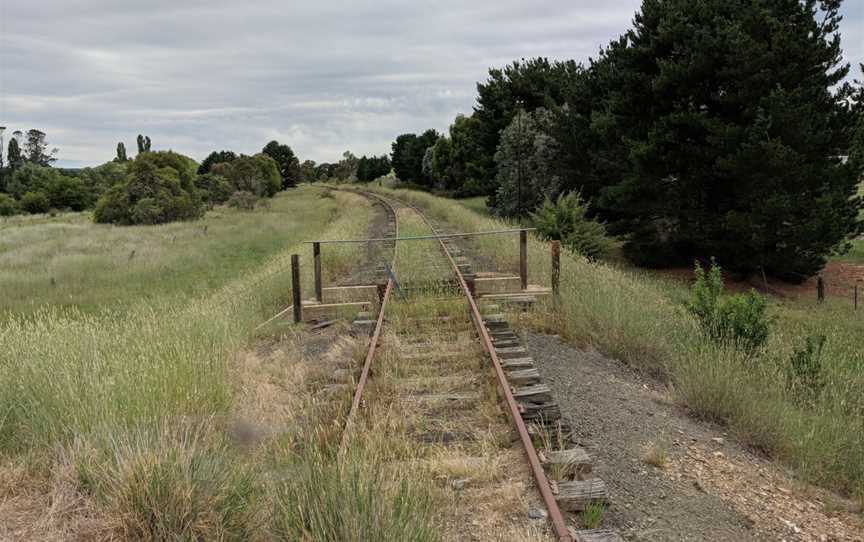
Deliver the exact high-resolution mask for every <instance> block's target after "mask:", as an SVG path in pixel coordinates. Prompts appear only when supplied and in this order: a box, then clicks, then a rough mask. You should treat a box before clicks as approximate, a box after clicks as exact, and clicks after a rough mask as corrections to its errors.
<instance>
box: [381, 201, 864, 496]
mask: <svg viewBox="0 0 864 542" xmlns="http://www.w3.org/2000/svg"><path fill="white" fill-rule="evenodd" d="M390 193H391V194H396V195H397V196H398V197H399V198H402V199H404V200H407V201H411V202H413V203H414V204H417V205H419V206H421V207H423V208H425V209H426V210H427V211H428V212H430V213H431V214H432V215H434V216H437V217H439V218H442V219H444V220H446V221H448V222H449V223H450V224H453V225H454V227H456V228H458V229H463V230H466V231H471V230H475V231H476V230H491V229H495V228H500V227H501V226H502V224H501V223H500V222H498V221H495V220H492V219H490V218H488V217H482V216H479V215H478V214H476V213H474V212H472V211H471V210H469V209H467V208H466V207H464V206H462V205H458V204H454V203H453V202H452V201H450V200H445V199H442V198H437V197H434V196H431V195H429V194H425V193H421V192H414V191H397V192H390ZM477 248H478V249H479V250H480V251H481V252H483V253H484V254H485V255H486V256H487V257H489V258H493V259H494V260H495V261H496V263H497V264H499V265H500V266H502V267H503V268H506V269H513V266H514V262H515V261H516V260H517V258H518V253H517V252H515V251H512V253H509V252H507V251H501V250H500V247H498V246H496V241H495V240H494V239H493V238H491V237H486V238H484V237H480V238H478V239H477ZM561 267H562V272H561V300H562V303H561V305H560V308H559V309H558V314H551V312H552V311H549V312H550V317H549V321H548V322H546V323H545V324H544V325H545V326H546V327H549V326H551V327H552V328H553V329H556V330H557V331H558V332H559V333H560V334H561V335H562V336H563V337H564V338H566V339H569V340H570V341H572V342H575V343H576V344H578V345H580V346H582V347H588V348H594V349H596V350H598V351H600V352H602V353H604V354H606V355H608V356H610V357H614V358H617V359H619V360H621V361H623V362H625V363H627V364H629V365H632V366H634V367H637V368H640V369H642V370H644V371H646V372H648V373H651V374H654V375H656V376H658V377H660V378H663V379H665V380H667V381H668V382H669V384H670V385H671V386H672V387H674V389H675V391H676V394H677V396H678V398H679V399H680V401H681V402H682V403H683V404H684V405H686V406H687V407H688V408H689V409H690V410H691V411H692V412H693V414H694V415H695V416H698V417H701V418H705V419H710V420H714V421H718V422H720V423H724V424H727V425H728V426H729V428H730V430H731V431H732V432H733V433H735V434H736V435H737V436H738V437H739V438H740V439H741V440H742V442H744V443H745V444H748V445H750V446H753V447H754V448H757V449H759V450H762V451H764V452H766V453H769V454H771V455H773V456H774V457H777V458H779V459H782V460H784V461H786V462H787V463H788V464H790V465H792V466H793V467H794V468H795V469H796V470H797V472H798V473H799V475H800V476H801V477H802V478H804V479H806V480H810V481H815V482H817V483H820V484H823V485H825V486H827V487H830V488H832V489H836V490H840V491H842V492H844V493H847V494H852V495H857V496H862V495H864V425H862V424H864V394H862V393H861V390H862V389H864V352H862V350H861V349H860V346H859V345H860V337H861V336H862V333H864V324H862V319H861V317H860V315H857V314H855V313H854V312H853V311H852V310H851V309H847V308H844V307H841V306H840V305H839V304H833V303H830V302H829V303H826V304H824V305H822V306H819V307H815V306H813V305H812V304H798V303H793V302H784V303H781V302H777V301H773V302H772V303H771V305H770V308H769V313H770V314H772V315H773V317H774V320H773V325H772V331H771V335H770V337H769V339H768V342H767V343H766V345H765V346H763V347H762V348H761V349H759V350H758V352H755V353H750V354H748V353H746V352H742V351H740V350H739V349H736V348H735V347H734V346H730V345H728V344H716V343H714V342H712V341H711V340H710V339H709V338H708V337H706V336H705V335H704V334H703V332H702V331H701V330H700V329H699V326H698V324H697V322H696V321H695V320H694V318H693V317H692V315H690V314H688V312H687V310H686V307H685V304H684V302H683V301H684V300H685V299H686V295H687V292H686V290H684V289H682V288H683V286H680V285H676V284H674V283H671V282H668V281H665V282H664V281H659V280H655V279H651V278H649V277H646V276H645V274H643V273H638V272H634V271H628V270H623V269H619V268H615V267H612V266H610V265H607V264H603V263H590V262H588V261H586V260H584V259H583V258H581V257H579V256H576V255H573V254H569V253H567V254H564V255H562V261H561ZM550 271H551V263H550V258H549V248H548V245H547V244H546V243H542V242H539V241H537V240H536V239H532V240H531V241H530V243H529V275H530V277H531V282H535V283H542V284H549V282H550V280H549V277H550ZM819 334H821V335H825V336H826V342H825V347H824V350H823V352H822V359H821V369H820V371H821V378H822V379H823V381H824V382H825V385H824V390H823V392H822V393H821V394H820V395H819V396H818V398H817V399H815V400H810V401H803V400H802V394H801V393H800V390H799V389H797V388H796V387H795V386H794V385H791V384H790V380H789V376H788V375H789V367H790V363H791V362H790V360H791V357H792V355H793V353H794V352H795V351H796V349H800V348H801V347H802V344H804V343H805V341H806V338H807V337H809V336H813V335H819Z"/></svg>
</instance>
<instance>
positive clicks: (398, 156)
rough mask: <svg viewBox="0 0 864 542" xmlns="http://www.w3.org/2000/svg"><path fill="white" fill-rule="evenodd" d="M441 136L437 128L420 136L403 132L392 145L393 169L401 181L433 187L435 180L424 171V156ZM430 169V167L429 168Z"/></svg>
mask: <svg viewBox="0 0 864 542" xmlns="http://www.w3.org/2000/svg"><path fill="white" fill-rule="evenodd" d="M440 137H441V136H440V135H439V134H438V132H437V131H435V130H431V129H430V130H426V131H425V132H423V133H422V134H420V135H419V136H418V135H416V134H402V135H400V136H399V137H397V138H396V141H394V142H393V145H392V151H393V152H392V155H391V161H392V164H393V171H394V172H395V173H396V176H397V177H398V178H399V180H400V181H402V182H405V183H414V184H417V185H421V186H426V187H430V188H431V187H432V184H433V180H432V178H431V177H429V176H428V175H426V174H424V172H423V157H424V156H426V150H427V149H429V148H430V147H432V146H433V145H435V143H437V142H438V138H440ZM427 169H428V168H427Z"/></svg>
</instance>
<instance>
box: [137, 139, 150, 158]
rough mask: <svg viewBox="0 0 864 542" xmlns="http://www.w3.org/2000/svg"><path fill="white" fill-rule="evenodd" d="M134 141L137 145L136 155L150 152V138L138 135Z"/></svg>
mask: <svg viewBox="0 0 864 542" xmlns="http://www.w3.org/2000/svg"><path fill="white" fill-rule="evenodd" d="M136 141H137V143H138V154H141V153H142V152H150V136H143V135H141V134H138V138H137V140H136Z"/></svg>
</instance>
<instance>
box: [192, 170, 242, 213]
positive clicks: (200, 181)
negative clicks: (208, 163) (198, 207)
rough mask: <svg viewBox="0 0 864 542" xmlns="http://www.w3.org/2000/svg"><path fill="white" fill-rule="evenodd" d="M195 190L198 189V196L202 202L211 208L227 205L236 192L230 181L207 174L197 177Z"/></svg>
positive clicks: (219, 176)
mask: <svg viewBox="0 0 864 542" xmlns="http://www.w3.org/2000/svg"><path fill="white" fill-rule="evenodd" d="M195 188H196V189H198V196H199V197H200V199H201V201H203V202H204V203H206V204H208V205H211V206H213V205H218V204H220V203H225V202H226V201H228V198H230V197H231V194H232V193H233V192H234V188H233V187H232V186H231V183H230V182H228V179H226V178H225V177H222V176H221V175H216V174H214V173H205V174H203V175H198V176H197V177H195Z"/></svg>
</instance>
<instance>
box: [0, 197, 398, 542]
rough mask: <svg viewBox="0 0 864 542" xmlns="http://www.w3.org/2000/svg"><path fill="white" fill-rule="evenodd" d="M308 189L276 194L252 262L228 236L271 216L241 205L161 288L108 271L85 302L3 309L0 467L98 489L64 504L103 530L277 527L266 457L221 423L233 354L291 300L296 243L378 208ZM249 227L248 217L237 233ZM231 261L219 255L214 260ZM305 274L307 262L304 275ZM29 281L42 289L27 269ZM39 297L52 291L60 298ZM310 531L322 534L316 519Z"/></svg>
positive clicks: (196, 534) (336, 230)
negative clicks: (104, 285) (234, 259)
mask: <svg viewBox="0 0 864 542" xmlns="http://www.w3.org/2000/svg"><path fill="white" fill-rule="evenodd" d="M304 190H306V192H303V191H300V192H293V193H292V194H297V197H296V198H294V199H291V195H290V194H289V195H286V196H284V197H283V199H281V200H280V201H279V202H277V205H279V206H282V211H281V212H280V216H279V218H278V220H284V221H285V222H286V223H287V224H288V225H289V226H288V227H287V228H285V229H284V230H282V229H281V227H280V228H279V229H278V231H275V232H270V233H266V235H265V237H268V236H269V241H267V243H271V244H272V247H271V249H268V251H269V253H270V256H269V257H267V258H263V259H262V258H261V257H259V258H258V259H257V265H256V261H254V258H253V261H251V262H248V263H247V262H243V263H242V265H240V264H238V265H236V266H233V264H229V263H226V262H228V261H229V260H230V258H229V259H226V255H225V253H224V251H229V252H230V249H231V247H232V246H234V244H235V243H241V239H246V238H249V237H254V236H255V235H256V233H255V232H258V231H262V230H260V229H259V225H258V224H256V223H255V222H254V220H251V219H250V221H249V222H246V220H247V218H246V217H245V216H238V217H236V218H237V220H238V221H237V222H235V223H234V224H235V226H234V227H236V228H237V230H238V231H234V229H233V228H234V227H230V226H227V225H226V226H225V227H224V229H219V228H215V230H214V229H211V230H210V231H209V232H208V236H218V235H223V234H224V235H225V236H226V238H225V239H209V240H205V239H203V238H202V239H200V242H201V243H202V244H203V245H204V246H203V247H197V248H194V249H193V248H188V249H186V250H187V251H190V252H193V253H196V254H198V255H199V256H200V257H201V258H202V259H203V261H201V262H192V263H190V265H191V266H192V267H193V269H191V270H188V276H187V275H186V274H184V275H183V276H184V278H183V279H181V280H180V281H179V282H177V283H172V282H170V281H169V283H168V284H164V285H162V286H160V287H158V288H156V287H155V286H154V288H156V289H157V290H158V295H155V296H153V297H152V298H150V299H144V300H139V299H137V298H136V297H135V296H134V295H132V294H129V293H128V292H126V291H123V290H122V289H119V290H113V291H112V290H111V288H112V287H111V286H109V287H108V292H103V293H99V294H97V293H93V294H92V295H90V294H89V293H87V292H83V293H82V296H81V298H82V299H86V300H87V302H88V303H94V304H95V305H94V307H93V308H92V309H91V310H78V309H76V308H71V309H69V308H67V309H61V308H58V307H57V306H53V305H47V306H44V307H36V308H32V307H31V306H29V305H25V306H23V307H22V306H21V305H18V307H19V308H21V309H22V310H21V313H15V314H9V315H8V316H7V318H6V319H5V320H3V321H0V469H2V468H5V466H6V465H20V464H21V462H22V461H23V462H26V464H28V471H29V472H30V473H31V474H32V476H34V477H36V478H43V479H47V480H48V481H47V482H44V481H43V482H38V481H34V482H33V484H35V485H37V486H40V487H47V488H49V489H48V490H49V491H58V490H57V489H56V488H57V487H60V486H68V488H69V489H68V491H65V493H66V494H70V495H77V496H78V497H75V499H82V498H83V499H84V501H85V502H86V503H89V504H87V505H86V506H85V505H82V504H81V503H80V502H79V503H78V504H75V506H72V507H70V508H69V509H68V510H66V509H64V510H63V511H62V514H70V515H73V516H74V515H75V514H84V516H85V517H90V518H93V519H92V521H94V522H101V523H99V525H98V526H97V527H96V528H94V529H93V530H92V531H88V532H91V534H92V533H97V532H98V533H99V535H98V538H104V539H112V538H117V537H123V538H136V539H142V540H201V539H208V540H209V539H219V540H247V539H253V540H254V539H256V538H257V539H261V538H264V539H268V538H271V535H272V532H271V523H270V522H271V520H272V519H273V518H272V516H271V512H272V511H273V509H274V506H273V501H272V500H271V499H272V496H271V495H270V494H268V493H267V492H266V491H264V489H265V488H266V487H267V486H268V485H269V484H270V483H271V482H272V481H273V473H272V472H263V471H262V470H261V469H259V468H258V467H259V465H258V464H257V463H256V462H255V460H256V459H258V456H257V455H255V456H251V457H250V456H247V455H243V454H241V453H240V450H239V449H238V448H237V445H236V444H233V443H232V442H230V441H229V439H227V437H226V435H227V432H228V427H227V420H228V418H229V417H230V411H231V409H232V404H233V401H234V398H235V393H236V391H237V383H236V382H234V381H233V380H232V378H234V370H233V368H232V366H233V365H234V364H235V362H236V359H237V356H238V353H239V351H240V350H241V349H243V348H244V347H246V346H247V345H248V344H249V342H250V340H252V338H253V336H254V331H253V330H254V328H255V327H256V324H258V323H260V322H261V321H262V320H263V319H264V318H265V317H266V316H269V315H270V314H272V313H273V311H275V309H276V308H277V307H281V306H284V305H285V304H287V303H288V300H289V299H290V273H289V272H288V266H289V261H290V255H291V254H292V253H295V252H296V253H301V254H305V253H306V252H307V251H308V247H307V246H304V245H301V244H300V242H301V241H302V240H304V239H309V238H312V237H318V236H321V235H324V236H331V237H345V238H350V237H357V236H360V235H362V234H364V233H365V231H366V229H367V227H368V223H369V220H370V218H371V207H370V206H369V204H368V203H367V202H366V200H365V199H363V198H361V197H359V196H356V195H353V194H347V193H339V194H336V195H335V197H334V198H318V197H317V191H316V190H313V189H304ZM311 198H315V199H314V200H312V199H311ZM313 203H314V204H315V207H314V209H313V210H308V209H307V207H309V206H310V205H312V204H313ZM338 209H350V211H351V212H345V213H343V212H338ZM250 216H251V215H250ZM291 217H299V218H291ZM303 217H306V218H308V220H306V221H304V219H303ZM262 220H263V221H264V222H267V221H268V220H269V218H262ZM7 226H8V224H7ZM247 226H248V227H249V228H251V229H249V231H245V232H244V231H243V230H244V228H246V227H247ZM22 227H25V228H27V227H28V226H26V225H24V226H22ZM178 227H180V228H195V227H196V225H192V224H187V225H180V226H178ZM86 228H93V226H90V225H87V226H86ZM268 228H269V227H268ZM268 228H265V229H268ZM90 231H91V234H92V235H93V236H94V237H95V238H97V239H99V241H98V243H97V244H99V245H100V246H101V244H102V243H108V244H110V241H108V240H106V239H105V238H103V237H102V236H103V235H104V232H103V231H102V230H99V231H96V230H92V229H91V230H90ZM184 231H187V232H188V230H184ZM144 234H145V236H146V235H155V233H151V232H150V231H144ZM112 235H114V234H112ZM117 235H127V233H124V232H120V233H119V234H117ZM150 239H151V240H152V237H151V238H150ZM82 242H83V241H82ZM262 243H264V242H263V241H262ZM84 244H86V243H84ZM265 244H266V243H265ZM157 245H158V243H157ZM103 249H104V250H103ZM103 249H100V250H103V253H102V254H103V256H100V257H104V258H106V261H110V259H111V258H112V257H113V256H112V254H113V252H112V251H111V250H110V248H109V247H107V246H106V247H103ZM163 249H164V250H163ZM123 250H125V249H123ZM154 251H155V252H154V254H152V257H153V258H157V259H158V258H163V261H168V260H170V261H173V262H174V263H175V264H178V265H179V262H186V261H187V260H186V256H184V255H183V254H182V252H183V251H181V250H177V251H176V252H175V250H174V249H173V248H170V247H169V248H166V247H161V248H155V249H154ZM121 253H122V251H121ZM331 257H332V258H333V259H334V265H337V266H338V265H343V266H344V262H342V261H340V258H341V259H344V258H350V257H352V256H351V255H350V254H344V255H339V254H333V255H331ZM57 258H58V259H59V260H63V261H65V262H66V263H65V264H64V265H68V266H70V267H69V269H71V270H73V271H70V273H73V274H74V273H83V272H84V271H83V268H82V267H76V266H75V265H74V261H75V258H72V259H71V260H69V259H67V256H66V255H58V256H57ZM189 261H191V260H189ZM306 262H307V263H311V262H309V259H306ZM222 264H224V265H225V266H226V267H222V268H218V269H217V267H219V266H220V265H222ZM31 265H33V263H32V262H31ZM247 265H248V266H249V267H248V268H247ZM232 266H233V267H232ZM306 267H307V270H308V268H310V267H311V265H307V266H306ZM211 268H213V271H212V272H213V275H214V276H215V277H216V278H214V279H213V280H214V284H221V286H219V287H218V288H215V289H213V288H210V289H208V290H207V291H205V292H204V294H203V295H192V294H188V295H178V291H179V290H182V284H184V283H185V281H187V280H193V278H194V277H196V276H197V275H196V274H197V273H199V272H203V270H205V269H211ZM151 271H152V272H153V276H152V277H150V278H144V279H143V280H145V281H152V283H153V284H157V283H159V274H158V266H157V267H155V268H152V269H151ZM118 272H119V271H118ZM309 275H310V273H309V272H307V273H305V274H304V283H305V286H304V288H308V286H309V284H310V276H309ZM136 276H137V275H135V274H134V273H132V274H126V275H124V276H123V277H122V280H119V279H118V280H119V282H125V281H133V280H135V277H136ZM190 277H192V278H190ZM82 280H83V279H82ZM7 284H8V283H7ZM27 284H29V286H27ZM5 287H6V286H5V285H4V288H5ZM21 287H22V288H24V287H28V288H36V287H35V286H33V283H24V282H22V286H21ZM91 287H92V286H91ZM117 287H118V288H119V286H117ZM130 288H132V289H133V290H134V289H135V287H134V286H130ZM306 291H310V290H308V289H307V290H306ZM112 292H113V296H112ZM39 299H40V303H43V302H44V303H48V302H51V301H52V300H53V299H54V297H53V296H52V295H48V296H45V297H42V298H39ZM97 301H98V302H97ZM103 301H104V305H103V304H102V302H103ZM96 305H98V307H97V306H96ZM7 309H11V306H8V307H7ZM97 309H98V310H97ZM330 422H331V423H332V420H330ZM295 459H296V461H298V462H300V463H304V464H306V466H307V468H308V469H315V468H325V469H326V468H329V467H324V466H319V465H317V464H316V463H315V462H316V461H318V458H317V457H314V456H308V455H304V456H300V457H298V458H295ZM10 468H11V467H10ZM58 473H59V474H58ZM356 479H357V478H353V479H344V480H342V481H344V482H345V483H353V481H355V480H356ZM52 487H53V488H55V489H50V488H52ZM368 487H369V488H371V489H370V491H372V490H374V489H375V487H376V486H374V484H372V483H370V484H369V486H368ZM318 489H319V488H317V487H306V490H307V491H309V492H312V491H317V490H318ZM379 489H381V488H379ZM22 491H23V489H22ZM346 491H347V490H346ZM382 491H383V489H382ZM55 497H56V495H52V496H51V498H50V500H49V502H50V501H51V500H54V499H55ZM76 502H77V501H76ZM385 502H386V501H385ZM283 504H285V505H286V506H288V504H287V503H283ZM64 522H65V520H64ZM53 534H54V535H56V533H53ZM52 536H53V535H52ZM64 536H65V535H64ZM93 536H96V535H93ZM48 537H49V538H50V537H51V536H48ZM307 539H309V540H327V539H328V538H327V537H326V534H325V533H324V532H319V531H314V532H310V533H309V536H308V537H307ZM393 539H396V538H393Z"/></svg>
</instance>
